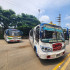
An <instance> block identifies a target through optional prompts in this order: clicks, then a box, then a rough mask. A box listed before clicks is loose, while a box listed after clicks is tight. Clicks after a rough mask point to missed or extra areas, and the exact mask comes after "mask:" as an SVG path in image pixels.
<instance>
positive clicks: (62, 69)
mask: <svg viewBox="0 0 70 70" xmlns="http://www.w3.org/2000/svg"><path fill="white" fill-rule="evenodd" d="M69 62H70V58H69V59H68V60H67V62H66V63H65V64H64V65H63V67H62V68H61V69H60V70H65V69H66V67H67V65H68V64H69Z"/></svg>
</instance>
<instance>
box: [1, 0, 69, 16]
mask: <svg viewBox="0 0 70 70" xmlns="http://www.w3.org/2000/svg"><path fill="white" fill-rule="evenodd" d="M68 4H70V0H65V1H64V0H0V5H1V6H2V7H3V8H4V9H12V10H14V11H15V12H16V13H17V14H19V13H22V12H23V13H27V14H32V15H35V16H38V9H41V11H42V10H44V9H51V8H54V9H55V8H60V7H63V6H65V5H68ZM42 13H43V12H42ZM42 13H41V14H42Z"/></svg>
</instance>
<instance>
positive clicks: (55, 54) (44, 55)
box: [38, 49, 65, 59]
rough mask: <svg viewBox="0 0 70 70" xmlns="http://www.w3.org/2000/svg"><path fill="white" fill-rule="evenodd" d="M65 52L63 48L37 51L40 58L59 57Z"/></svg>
mask: <svg viewBox="0 0 70 70" xmlns="http://www.w3.org/2000/svg"><path fill="white" fill-rule="evenodd" d="M64 54H65V49H63V50H60V51H55V52H54V51H53V52H47V53H45V52H42V53H39V54H38V56H39V58H40V59H55V58H59V57H61V56H64Z"/></svg>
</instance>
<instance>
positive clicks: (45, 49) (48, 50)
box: [40, 46, 52, 52]
mask: <svg viewBox="0 0 70 70" xmlns="http://www.w3.org/2000/svg"><path fill="white" fill-rule="evenodd" d="M40 47H41V50H42V51H43V52H52V48H50V47H44V46H40Z"/></svg>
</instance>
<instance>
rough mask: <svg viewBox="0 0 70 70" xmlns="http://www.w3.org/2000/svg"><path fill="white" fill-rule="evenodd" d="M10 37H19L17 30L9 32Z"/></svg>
mask: <svg viewBox="0 0 70 70" xmlns="http://www.w3.org/2000/svg"><path fill="white" fill-rule="evenodd" d="M9 35H10V36H20V31H19V30H11V31H10V32H9Z"/></svg>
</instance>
